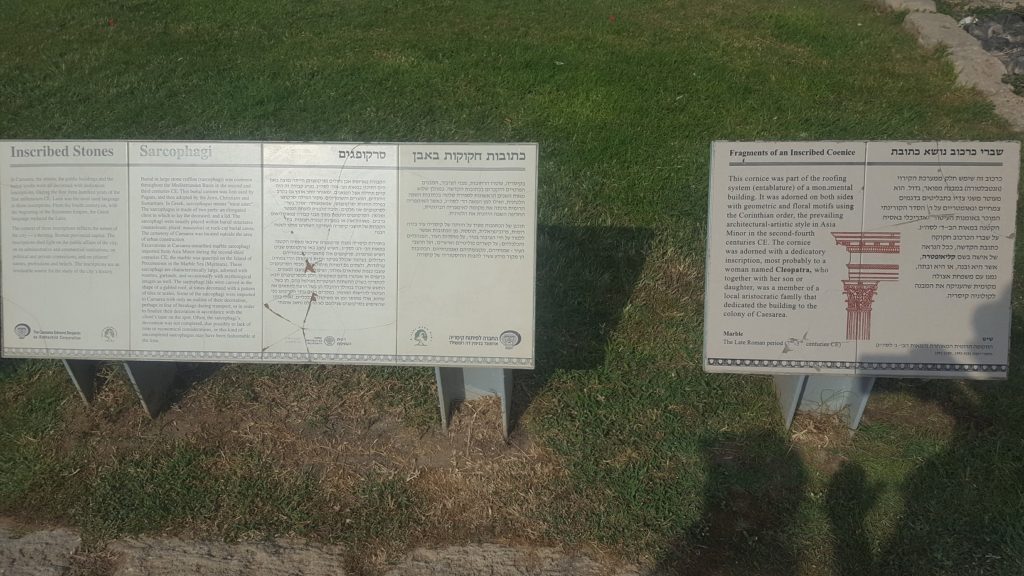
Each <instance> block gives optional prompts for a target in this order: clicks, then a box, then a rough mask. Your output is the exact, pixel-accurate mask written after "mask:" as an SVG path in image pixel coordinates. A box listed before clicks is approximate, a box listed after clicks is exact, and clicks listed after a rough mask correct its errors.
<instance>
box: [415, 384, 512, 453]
mask: <svg viewBox="0 0 1024 576" xmlns="http://www.w3.org/2000/svg"><path fill="white" fill-rule="evenodd" d="M434 377H435V378H436V379H437V397H438V400H439V402H440V407H441V426H442V427H443V428H444V429H445V430H447V429H448V424H449V423H450V421H451V410H452V403H453V402H457V401H460V400H473V399H475V398H482V397H484V396H498V397H499V398H501V420H502V434H504V436H505V438H506V439H508V433H509V417H510V414H511V412H512V372H511V371H510V370H504V369H502V368H440V367H439V368H434Z"/></svg>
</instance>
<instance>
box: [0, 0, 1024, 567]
mask: <svg viewBox="0 0 1024 576" xmlns="http://www.w3.org/2000/svg"><path fill="white" fill-rule="evenodd" d="M0 13H2V14H3V15H4V18H2V19H0V38H2V39H3V40H2V41H0V137H3V138H157V139H176V138H179V139H185V138H195V139H280V140H341V141H347V140H369V141H530V142H533V141H535V142H538V143H539V144H540V149H541V165H540V189H539V194H540V198H539V201H540V210H539V212H540V216H539V217H540V230H539V237H538V288H537V331H538V339H539V340H538V344H539V345H538V347H537V349H538V358H537V363H538V366H537V370H536V371H534V372H532V373H521V374H518V375H517V377H516V387H517V396H518V400H519V404H518V405H519V407H520V408H521V409H523V413H522V416H521V418H520V419H519V425H520V428H521V430H522V432H521V433H520V434H521V436H525V437H528V438H529V443H530V445H529V446H528V447H527V448H526V449H525V450H522V449H520V447H519V445H517V444H514V445H513V447H512V448H508V450H507V451H504V450H505V448H502V447H495V446H491V445H486V444H480V443H479V442H478V443H472V442H470V439H471V437H472V436H473V434H476V433H479V429H480V428H481V425H480V423H476V424H475V426H474V425H473V423H472V421H470V422H469V423H468V424H467V428H466V429H465V431H466V440H465V442H464V445H465V448H463V447H462V446H463V437H462V436H457V437H456V436H452V437H451V439H450V442H451V446H453V447H454V448H451V447H449V446H448V444H445V445H444V446H445V450H449V449H450V450H456V449H458V450H462V452H458V453H457V457H455V458H454V459H452V460H451V461H445V459H444V458H438V459H436V461H433V462H430V463H426V464H425V463H423V461H422V460H416V459H415V458H414V457H413V454H414V453H415V452H416V451H417V450H416V446H417V444H416V442H410V443H409V444H407V445H406V452H400V451H399V452H393V453H392V452H389V453H388V454H387V455H385V456H381V455H380V454H379V453H376V452H374V450H377V449H378V448H375V447H374V446H375V444H373V441H372V440H373V437H371V436H367V434H369V432H368V431H370V432H373V431H375V430H378V429H384V428H386V426H391V427H396V426H397V427H399V428H401V430H410V431H413V432H415V433H406V432H402V433H401V434H398V435H399V436H402V434H406V435H409V434H411V436H410V437H413V438H416V434H420V435H427V437H432V436H430V432H429V431H430V430H432V427H435V426H436V424H435V420H433V418H434V416H433V412H432V411H433V410H434V406H435V404H434V402H435V400H434V398H433V396H432V394H433V391H432V388H431V386H430V374H429V372H428V371H425V370H397V369H395V370H380V369H373V370H371V369H343V370H334V369H322V368H318V367H308V368H294V367H285V366H281V367H255V366H253V367H246V366H239V367H230V368H225V369H223V370H221V371H220V372H218V373H217V374H214V375H213V376H212V377H211V378H210V379H202V378H197V379H196V380H197V382H196V383H195V384H194V385H193V386H192V387H191V388H190V389H188V390H186V391H185V392H184V393H183V397H182V398H181V401H180V402H179V404H178V408H176V409H175V410H172V412H171V413H169V414H165V415H164V416H161V417H160V418H158V419H156V420H154V421H148V420H146V419H145V418H144V417H142V416H141V414H140V409H139V408H138V406H137V405H136V404H135V401H134V399H133V398H131V396H130V394H129V393H127V391H126V390H125V389H124V382H123V381H122V380H121V379H120V377H118V376H117V375H111V374H109V373H108V374H107V377H108V378H109V379H110V382H109V384H108V386H107V388H106V391H105V392H104V393H103V394H101V399H100V402H99V403H98V405H97V407H95V408H93V409H91V410H90V409H86V408H83V407H82V406H80V405H79V403H78V399H77V397H75V396H74V394H73V392H72V391H71V389H70V387H69V386H68V385H67V382H66V378H65V376H64V375H63V373H62V370H61V368H60V367H59V366H58V365H56V364H53V363H45V362H16V361H5V363H4V365H3V377H2V379H0V512H3V513H5V514H9V515H14V516H16V517H17V518H20V519H22V520H23V521H27V522H30V521H35V522H62V523H69V524H72V525H75V526H78V527H80V528H82V529H83V530H84V531H85V533H86V536H87V538H88V539H90V541H93V542H97V543H101V542H102V541H103V540H105V539H107V538H112V537H116V536H119V535H124V534H135V533H143V532H144V533H160V532H169V533H174V534H178V535H184V536H201V537H210V538H226V539H239V538H265V537H274V536H279V535H299V536H304V537H308V538H311V539H314V540H319V541H327V542H341V543H346V544H350V545H351V546H352V549H353V550H354V555H357V556H358V555H359V554H360V552H359V551H365V550H375V549H377V548H381V547H383V548H387V546H397V547H399V548H400V547H402V546H406V545H415V544H427V545H440V544H445V543H451V542H465V541H473V540H484V541H505V542H514V543H527V544H530V543H534V544H537V543H539V544H562V545H566V546H571V547H582V548H585V549H591V548H594V547H597V548H600V549H603V550H607V551H610V552H611V553H613V554H616V555H622V556H624V557H627V558H630V559H635V560H641V561H645V562H647V563H648V564H653V565H656V566H659V567H660V568H663V569H665V570H666V571H669V572H679V573H686V574H690V573H693V574H703V573H716V574H814V575H817V574H837V575H844V574H957V575H961V574H1019V573H1021V572H1022V571H1024V565H1022V560H1021V559H1022V558H1024V520H1022V519H1024V398H1022V396H1021V394H1020V386H1019V384H1020V383H1021V378H1022V377H1021V376H1020V374H1021V373H1022V370H1024V355H1022V352H1021V350H1024V347H1022V346H1020V345H1019V343H1020V342H1024V302H1022V296H1021V294H1024V292H1022V288H1024V286H1022V280H1021V278H1022V274H1021V273H1020V272H1018V273H1017V274H1016V277H1015V286H1014V288H1015V292H1014V294H1015V296H1014V315H1015V318H1014V324H1015V328H1014V333H1013V341H1014V342H1016V343H1018V346H1017V347H1016V349H1015V351H1014V355H1013V358H1012V365H1011V374H1013V377H1012V379H1011V381H1010V382H1007V383H987V384H972V383H964V382H946V383H941V382H923V381H907V382H894V381H883V382H882V383H881V384H880V385H879V390H878V392H877V393H876V394H875V396H874V398H873V399H872V404H871V407H870V410H869V413H868V415H867V419H866V422H865V424H864V426H863V427H862V429H861V431H860V432H858V433H857V435H856V436H855V437H853V438H852V439H850V438H848V437H847V436H846V435H845V434H843V433H842V432H841V430H838V429H834V428H828V427H824V428H820V427H815V425H813V424H804V425H801V426H802V427H798V429H797V431H796V434H795V435H791V434H790V433H789V432H787V431H786V430H784V429H783V427H782V424H781V421H780V418H779V416H778V414H777V407H776V404H775V399H774V396H773V394H772V392H771V389H770V383H769V380H768V379H767V378H756V377H748V376H738V375H715V376H711V375H707V374H704V373H703V372H702V370H701V361H700V354H701V349H702V305H703V304H702V303H703V273H704V271H703V256H704V236H705V229H706V225H705V218H706V205H707V198H706V190H707V180H708V171H709V165H708V157H709V145H710V142H711V141H712V140H715V139H737V140H749V139H798V140H813V139H861V138H863V139H932V138H935V139H938V138H951V139H982V140H985V139H1006V138H1019V136H1018V135H1015V134H1012V133H1011V132H1009V131H1008V130H1007V128H1006V126H1005V124H1004V123H1003V122H1002V121H1001V120H999V119H998V118H997V117H995V116H994V115H993V113H992V111H991V107H990V106H989V105H988V104H987V103H986V102H985V100H984V99H983V98H981V97H980V96H978V95H977V94H974V93H972V92H970V91H969V90H966V89H963V88H960V87H957V86H955V83H954V78H955V77H954V73H953V70H952V67H951V66H950V65H949V64H948V63H947V62H946V61H945V60H943V58H942V57H941V55H940V54H927V53H924V52H922V51H921V50H920V49H919V48H918V47H917V45H916V43H915V41H914V40H913V39H912V38H910V37H909V36H907V35H905V34H904V33H903V32H902V31H901V28H900V26H899V23H900V20H901V16H900V15H898V14H892V13H887V12H884V11H881V10H879V9H878V8H876V6H875V5H874V4H873V3H870V2H867V1H863V2H861V1H849V0H823V1H821V0H784V1H778V0H748V1H742V2H741V1H738V0H733V1H728V0H726V1H717V2H671V1H658V2H654V1H651V2H646V1H635V2H626V3H622V2H603V1H587V2H578V1H576V2H569V1H546V2H535V1H530V0H526V1H522V0H521V1H519V2H506V1H487V0H467V1H463V2H456V1H433V2H431V1H417V2H397V1H388V0H384V1H372V2H371V1H360V0H353V1H332V2H326V1H312V2H303V3H274V2H251V1H247V2H235V3H222V2H190V3H187V4H185V3H177V2H152V1H127V2H120V3H99V2H89V1H85V2H56V1H39V2H14V1H11V0H0ZM1018 222H1020V218H1018ZM1018 244H1019V242H1018ZM1017 254H1018V256H1017V270H1018V271H1020V270H1022V269H1024V268H1022V266H1024V250H1021V249H1018V251H1017ZM965 328H966V327H965ZM396 422H397V424H396ZM491 424H493V422H491ZM385 425H386V426H385ZM386 431H387V430H385V431H382V432H380V433H381V434H384V433H385V432H386ZM374 433H376V432H374ZM388 433H391V432H388ZM352 437H359V438H363V439H364V442H363V443H362V444H360V446H361V448H360V451H359V452H358V453H357V454H356V453H354V452H353V451H352V448H351V446H349V444H347V442H348V439H349V438H352ZM402 437H403V438H404V437H405V436H402ZM809 439H811V440H809ZM447 441H448V440H444V442H447ZM480 446H484V448H486V450H484V449H481V448H480ZM473 450H477V452H474V451H473ZM481 450H482V451H481ZM488 450H490V452H488ZM517 451H520V452H522V453H521V454H520V453H519V452H517ZM452 453H453V454H454V453H455V452H452ZM446 454H447V453H446ZM467 462H468V464H467ZM491 462H494V464H493V466H492V465H490V464H489V463H491ZM552 462H554V463H552ZM535 472H536V473H535ZM435 483H440V485H442V486H448V487H451V486H458V487H459V488H460V490H461V489H465V490H466V491H465V492H464V493H465V494H468V495H469V498H470V499H473V502H471V503H468V504H467V503H466V502H460V501H459V499H458V498H457V497H456V496H457V494H459V493H463V492H454V491H453V495H449V496H443V495H442V494H441V490H438V489H436V488H435ZM375 547H376V548H375ZM353 562H354V563H355V565H356V566H357V567H358V565H359V561H358V560H353Z"/></svg>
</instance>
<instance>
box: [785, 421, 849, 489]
mask: <svg viewBox="0 0 1024 576" xmlns="http://www.w3.org/2000/svg"><path fill="white" fill-rule="evenodd" d="M852 438H853V433H852V432H851V430H850V428H849V427H848V426H847V423H846V419H845V418H844V416H843V414H842V413H841V412H835V413H811V412H798V413H797V415H796V417H795V418H794V419H793V426H792V428H791V429H790V442H792V444H793V446H794V447H796V449H797V450H799V451H800V455H801V456H802V457H803V461H804V462H805V463H807V465H809V466H811V467H812V468H814V469H815V470H817V471H819V472H821V473H822V474H823V475H825V476H831V475H832V474H833V473H835V472H836V471H837V470H839V467H840V466H842V464H843V462H845V461H846V457H845V456H843V455H842V452H843V450H844V449H845V448H846V447H848V446H849V445H850V441H851V439H852Z"/></svg>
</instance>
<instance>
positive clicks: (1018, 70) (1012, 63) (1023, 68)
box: [1006, 54, 1024, 74]
mask: <svg viewBox="0 0 1024 576" xmlns="http://www.w3.org/2000/svg"><path fill="white" fill-rule="evenodd" d="M1006 72H1007V73H1009V74H1024V54H1015V55H1013V56H1011V57H1010V58H1009V59H1008V60H1007V62H1006Z"/></svg>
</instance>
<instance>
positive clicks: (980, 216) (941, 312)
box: [704, 142, 1020, 378]
mask: <svg viewBox="0 0 1024 576" xmlns="http://www.w3.org/2000/svg"><path fill="white" fill-rule="evenodd" d="M1019 148H1020V145H1019V143H1017V142H995V143H981V142H716V143H714V145H713V146H712V174H711V185H710V192H709V196H710V197H709V214H708V221H709V225H708V228H709V230H708V247H707V279H706V291H705V317H704V327H705V332H704V342H705V349H704V366H705V369H706V370H707V371H709V372H752V373H756V372H765V373H786V374H808V373H821V374H847V375H850V374H855V375H864V376H882V375H888V376H926V377H970V378H1005V377H1006V375H1007V363H1008V356H1009V335H1010V316H1011V311H1010V286H1011V283H1012V279H1013V242H1014V238H1015V209H1016V200H1017V182H1018V174H1019V166H1020V160H1019V159H1020V150H1019Z"/></svg>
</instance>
